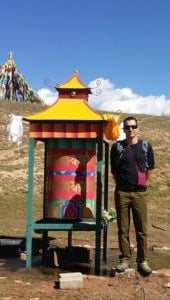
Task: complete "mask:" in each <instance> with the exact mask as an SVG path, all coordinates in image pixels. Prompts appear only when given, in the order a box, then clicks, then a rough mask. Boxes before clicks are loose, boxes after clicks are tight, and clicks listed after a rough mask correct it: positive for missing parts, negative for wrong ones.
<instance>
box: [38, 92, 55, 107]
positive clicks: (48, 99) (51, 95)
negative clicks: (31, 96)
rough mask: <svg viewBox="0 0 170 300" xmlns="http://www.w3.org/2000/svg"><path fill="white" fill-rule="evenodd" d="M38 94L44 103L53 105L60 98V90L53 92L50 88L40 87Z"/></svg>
mask: <svg viewBox="0 0 170 300" xmlns="http://www.w3.org/2000/svg"><path fill="white" fill-rule="evenodd" d="M37 94H38V96H39V97H40V98H41V99H42V101H43V104H44V105H52V104H54V103H55V102H56V100H57V98H58V92H52V91H50V90H49V89H40V90H38V92H37Z"/></svg>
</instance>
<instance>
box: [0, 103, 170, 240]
mask: <svg viewBox="0 0 170 300" xmlns="http://www.w3.org/2000/svg"><path fill="white" fill-rule="evenodd" d="M0 107H1V108H0V136H1V142H0V145H1V147H0V166H1V168H0V236H3V235H5V236H7V235H9V236H25V228H26V203H27V175H28V138H27V133H28V124H27V123H26V122H24V141H23V144H22V145H21V146H20V147H17V146H16V145H15V144H12V143H11V142H9V141H8V134H7V129H6V127H7V124H8V123H9V114H10V113H14V114H17V115H28V114H32V113H35V112H38V111H41V110H43V109H44V108H43V107H42V106H41V105H40V104H31V103H15V102H10V101H0ZM125 116H126V114H125V115H124V116H123V117H125ZM135 116H136V117H137V119H138V120H139V125H140V131H141V135H140V136H141V138H143V139H147V140H149V141H150V142H151V143H152V145H153V148H154V152H155V160H156V169H155V171H154V173H153V175H152V178H151V179H150V182H149V188H148V193H149V203H148V207H149V218H148V222H149V226H148V231H149V240H150V242H151V243H157V244H158V243H164V244H166V243H167V242H168V239H169V232H170V230H169V229H170V227H169V220H170V201H169V200H170V151H169V147H170V117H165V116H161V117H155V116H148V115H135ZM35 155H36V157H35V186H34V216H35V218H39V217H41V213H42V212H41V207H42V197H43V188H42V187H43V176H42V174H43V147H42V144H41V143H38V144H37V145H36V150H35ZM113 190H114V183H113V180H112V177H111V175H110V176H109V206H110V207H113ZM153 225H156V226H157V227H160V228H161V229H156V228H155V227H153ZM132 230H133V229H132ZM75 234H76V233H75ZM57 236H63V237H64V234H63V233H57ZM116 237H117V234H116V225H115V224H113V225H111V226H110V229H109V239H110V240H115V241H116ZM77 238H78V236H77ZM84 238H85V239H86V240H90V239H91V234H90V233H87V234H86V233H84ZM169 241H170V239H169Z"/></svg>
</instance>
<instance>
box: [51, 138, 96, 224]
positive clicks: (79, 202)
mask: <svg viewBox="0 0 170 300" xmlns="http://www.w3.org/2000/svg"><path fill="white" fill-rule="evenodd" d="M95 201H96V142H95V141H94V140H93V139H58V140H57V139H54V140H51V139H50V140H48V141H47V144H46V164H45V217H46V218H57V219H82V218H92V217H95Z"/></svg>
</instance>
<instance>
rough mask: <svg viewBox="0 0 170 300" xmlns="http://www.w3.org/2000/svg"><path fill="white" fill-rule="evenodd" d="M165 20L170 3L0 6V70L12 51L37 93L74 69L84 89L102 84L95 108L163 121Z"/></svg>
mask: <svg viewBox="0 0 170 300" xmlns="http://www.w3.org/2000/svg"><path fill="white" fill-rule="evenodd" d="M169 16H170V0H105V1H102V0H98V1H97V0H74V1H73V0H60V1H59V0H48V1H44V0H41V1H40V0H29V1H23V0H8V1H1V4H0V20H1V43H0V64H1V65H2V64H3V63H4V62H5V60H6V59H7V56H8V52H9V51H10V50H11V51H12V52H13V54H14V60H15V62H16V64H17V66H18V68H19V69H20V71H21V73H22V74H23V75H24V77H25V78H26V80H27V81H28V82H29V84H30V85H31V86H32V87H33V89H34V90H36V91H39V90H41V92H42V94H43V90H42V89H45V88H46V86H45V84H44V79H45V78H47V77H48V78H49V79H50V80H51V83H52V85H55V84H57V83H62V82H64V81H66V80H67V79H69V78H70V77H71V76H72V74H73V72H74V70H78V71H79V76H80V78H81V80H82V81H83V82H84V83H85V84H88V85H91V86H92V85H95V81H96V79H98V78H99V79H101V81H102V94H101V95H100V97H99V98H97V100H96V98H92V99H91V104H92V105H93V106H94V107H96V108H99V109H107V108H109V107H112V110H114V109H117V108H118V107H120V108H121V109H122V110H123V111H127V112H137V113H138V112H139V113H140V112H144V113H148V114H151V113H152V110H153V109H154V108H153V107H155V114H159V112H160V114H168V115H170V100H169V99H170V17H169ZM49 93H50V92H49ZM49 93H47V90H46V93H45V94H46V97H48V95H49ZM51 93H52V91H51ZM51 96H54V97H55V95H53V94H51ZM107 97H110V98H109V99H108V98H107ZM116 97H117V98H116ZM126 100H127V101H126ZM110 101H111V102H110ZM116 101H117V102H116ZM136 101H137V102H136ZM154 101H155V102H154ZM106 102H107V104H106ZM114 102H116V105H115V107H114ZM142 103H143V105H142ZM155 103H156V105H154V104H155ZM110 104H111V105H110ZM146 106H148V107H149V109H148V110H147V109H146ZM129 107H130V108H129ZM160 107H161V108H160ZM153 113H154V111H153Z"/></svg>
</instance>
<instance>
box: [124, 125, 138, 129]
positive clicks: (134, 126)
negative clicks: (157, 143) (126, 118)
mask: <svg viewBox="0 0 170 300" xmlns="http://www.w3.org/2000/svg"><path fill="white" fill-rule="evenodd" d="M130 128H132V129H137V128H138V125H126V126H125V130H130Z"/></svg>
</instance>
